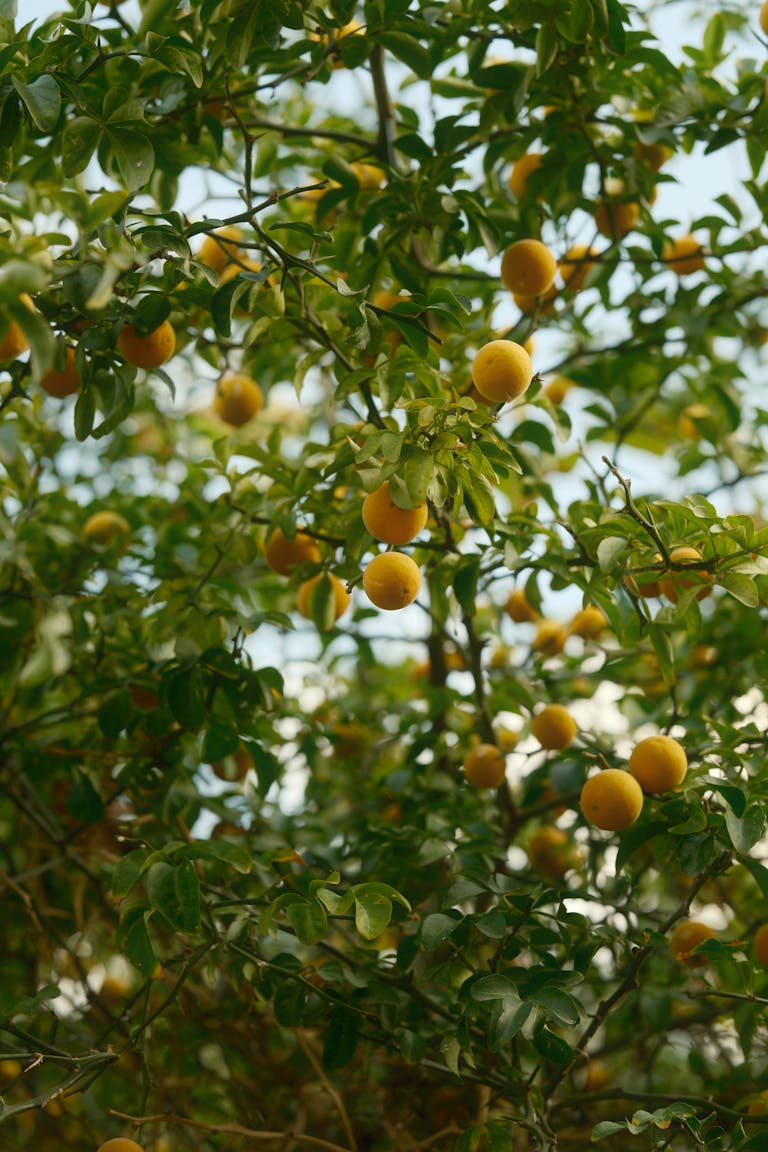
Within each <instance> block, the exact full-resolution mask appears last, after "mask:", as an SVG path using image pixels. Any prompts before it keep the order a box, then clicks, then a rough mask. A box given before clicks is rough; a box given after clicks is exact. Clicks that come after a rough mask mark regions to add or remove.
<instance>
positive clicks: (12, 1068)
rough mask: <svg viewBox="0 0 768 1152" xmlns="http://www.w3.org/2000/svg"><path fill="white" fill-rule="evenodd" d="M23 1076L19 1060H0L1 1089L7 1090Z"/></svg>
mask: <svg viewBox="0 0 768 1152" xmlns="http://www.w3.org/2000/svg"><path fill="white" fill-rule="evenodd" d="M19 1076H21V1062H20V1061H19V1060H0V1088H6V1087H7V1086H8V1085H9V1084H12V1083H13V1081H14V1080H17V1079H18V1077H19Z"/></svg>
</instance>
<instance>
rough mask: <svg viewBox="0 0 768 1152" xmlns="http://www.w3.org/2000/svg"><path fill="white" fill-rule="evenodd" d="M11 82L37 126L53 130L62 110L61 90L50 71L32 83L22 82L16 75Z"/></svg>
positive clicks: (41, 129) (43, 130)
mask: <svg viewBox="0 0 768 1152" xmlns="http://www.w3.org/2000/svg"><path fill="white" fill-rule="evenodd" d="M11 83H12V84H13V86H14V88H15V89H16V91H17V92H18V94H19V96H20V97H21V99H22V101H23V103H24V106H25V108H26V109H27V112H29V115H30V117H31V118H32V120H33V121H34V123H35V125H36V127H37V128H39V129H40V131H41V132H45V133H49V132H52V131H53V129H54V128H55V127H56V122H57V120H58V119H59V113H60V112H61V92H60V91H59V86H58V84H57V83H56V81H55V80H54V78H53V76H51V74H50V72H44V73H43V74H42V75H41V76H38V77H37V78H36V79H35V80H33V81H32V83H31V84H22V83H21V82H20V81H19V80H17V79H16V77H15V76H14V77H12V79H11Z"/></svg>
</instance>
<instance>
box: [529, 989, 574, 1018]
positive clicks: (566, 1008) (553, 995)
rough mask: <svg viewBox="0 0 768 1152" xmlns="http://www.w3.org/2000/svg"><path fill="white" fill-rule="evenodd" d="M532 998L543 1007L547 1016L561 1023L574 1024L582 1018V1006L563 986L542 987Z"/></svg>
mask: <svg viewBox="0 0 768 1152" xmlns="http://www.w3.org/2000/svg"><path fill="white" fill-rule="evenodd" d="M531 999H532V1000H533V1001H534V1003H535V1004H538V1005H539V1007H541V1008H543V1009H544V1011H545V1012H546V1014H547V1016H550V1017H551V1018H552V1019H553V1020H556V1021H557V1022H558V1023H559V1024H568V1025H570V1026H574V1025H576V1024H578V1022H579V1020H580V1019H581V1008H580V1005H579V1003H578V1001H577V1000H575V999H574V998H573V996H570V995H569V994H568V993H567V992H564V991H563V990H562V988H541V989H540V990H539V991H538V992H535V993H534V994H533V995H532V996H531Z"/></svg>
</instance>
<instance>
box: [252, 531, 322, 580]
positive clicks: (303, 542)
mask: <svg viewBox="0 0 768 1152" xmlns="http://www.w3.org/2000/svg"><path fill="white" fill-rule="evenodd" d="M264 556H265V558H266V561H267V564H268V565H269V567H270V568H271V569H272V571H273V572H277V573H278V574H279V575H280V576H288V575H289V574H290V572H291V569H292V568H296V567H297V566H298V565H299V564H319V563H320V560H321V558H322V557H321V555H320V549H319V548H318V546H317V544H316V543H315V541H314V540H313V539H312V537H311V536H308V535H307V534H306V532H301V531H300V530H297V532H296V535H295V536H294V537H293V539H289V538H288V537H287V536H286V535H285V533H284V532H283V530H282V528H275V529H274V530H273V532H272V534H271V536H270V537H269V540H268V541H267V546H266V548H265V550H264Z"/></svg>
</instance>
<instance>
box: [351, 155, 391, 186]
mask: <svg viewBox="0 0 768 1152" xmlns="http://www.w3.org/2000/svg"><path fill="white" fill-rule="evenodd" d="M350 168H351V169H352V171H353V172H354V174H355V177H356V179H357V182H358V184H359V185H360V188H361V190H362V191H363V192H375V191H377V190H378V189H379V188H381V186H382V184H383V183H384V182H385V180H386V173H385V172H384V170H383V168H379V167H378V165H376V164H366V163H364V162H363V161H362V160H353V161H352V163H351V164H350Z"/></svg>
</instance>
